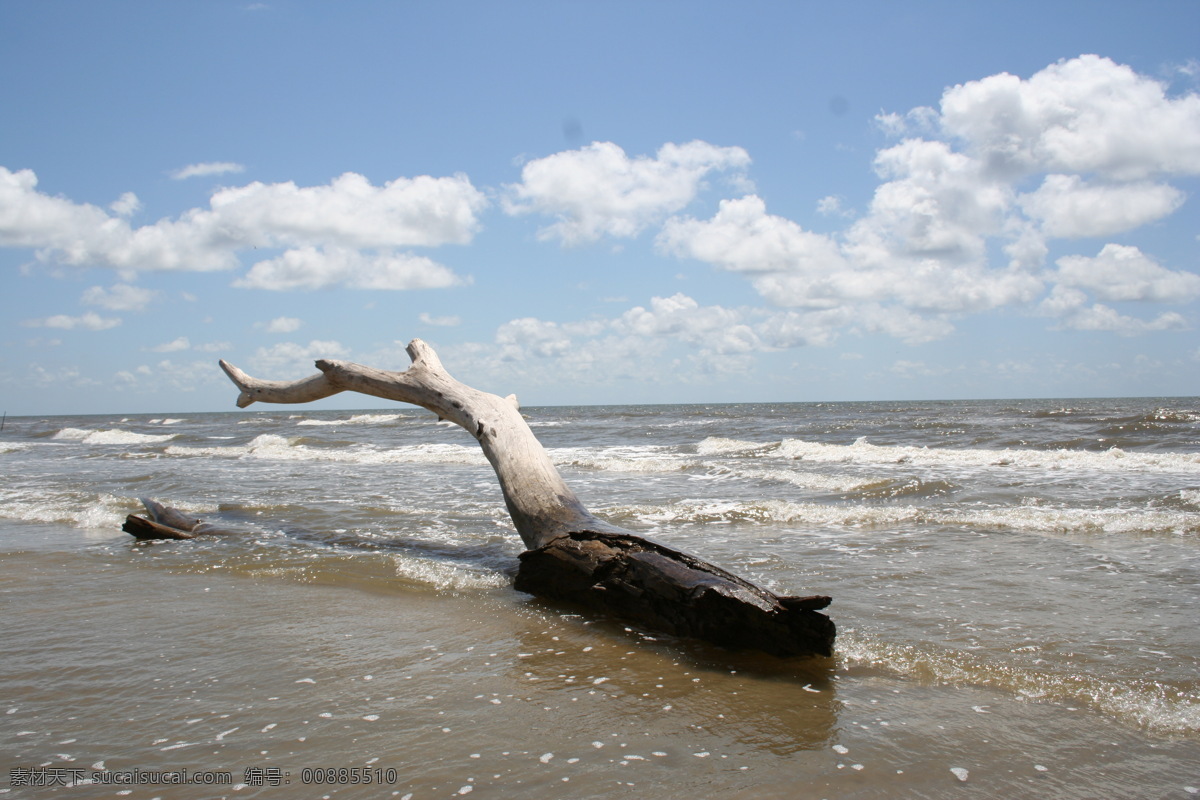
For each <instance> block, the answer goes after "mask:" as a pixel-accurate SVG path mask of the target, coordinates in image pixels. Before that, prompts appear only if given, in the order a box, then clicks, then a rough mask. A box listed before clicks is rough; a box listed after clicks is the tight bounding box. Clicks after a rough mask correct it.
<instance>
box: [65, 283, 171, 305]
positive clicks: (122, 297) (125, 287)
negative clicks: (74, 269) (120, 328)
mask: <svg viewBox="0 0 1200 800" xmlns="http://www.w3.org/2000/svg"><path fill="white" fill-rule="evenodd" d="M157 296H158V293H157V292H155V291H154V290H153V289H143V288H141V287H140V286H130V285H129V284H127V283H118V284H114V285H113V286H112V288H109V289H105V288H104V287H103V286H92V287H91V288H89V289H87V290H86V291H85V292H84V293H83V297H82V298H80V302H82V303H83V304H84V305H89V306H100V307H101V308H107V309H108V310H109V311H141V310H143V309H145V308H146V306H148V305H150V303H152V302H153V301H154V299H155V297H157Z"/></svg>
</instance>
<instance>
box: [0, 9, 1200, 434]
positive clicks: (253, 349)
mask: <svg viewBox="0 0 1200 800" xmlns="http://www.w3.org/2000/svg"><path fill="white" fill-rule="evenodd" d="M1197 30H1200V4H1197V3H1195V2H1169V3H1163V2H1149V3H1140V4H1133V3H1127V2H1124V3H1107V2H1094V1H1093V2H1083V3H1073V2H1058V3H1044V2H1037V3H1023V2H1005V3H982V2H981V3H961V2H955V3H921V2H913V3H890V2H887V3H884V2H880V3H854V2H849V3H812V2H780V3H767V2H749V3H738V4H732V3H706V2H686V3H684V2H630V3H626V2H612V1H607V0H606V2H603V3H600V2H591V3H585V2H571V3H566V2H558V3H550V2H546V3H520V2H514V3H483V2H464V3H415V2H413V3H408V2H388V3H384V2H376V3H368V2H345V3H308V2H286V1H284V0H279V1H277V2H264V3H246V2H219V1H214V2H179V3H150V2H138V3H134V2H106V3H84V2H22V1H20V0H10V1H9V2H4V3H0V71H2V74H3V75H4V76H5V79H4V80H3V81H0V108H2V109H3V117H2V119H3V124H2V125H0V269H2V270H3V276H4V289H3V292H2V293H0V298H2V300H0V310H2V314H0V343H2V346H0V406H3V409H4V410H5V411H6V412H7V413H8V414H10V415H17V414H53V413H135V412H186V411H204V410H222V409H231V408H233V400H234V397H235V392H234V390H233V387H232V386H231V385H230V384H228V382H227V381H226V380H225V378H224V376H223V375H222V374H221V373H220V371H219V370H218V369H217V366H216V362H217V360H218V359H219V358H224V359H227V360H229V361H231V362H233V363H235V364H237V365H239V366H241V367H242V368H243V369H245V370H247V371H248V372H250V373H251V374H255V375H257V376H259V377H263V378H293V377H301V376H304V375H306V374H309V373H310V372H312V371H313V370H312V361H313V360H314V359H316V358H321V357H332V358H341V359H348V360H354V361H360V362H363V363H368V364H372V365H374V366H379V367H384V368H391V369H403V368H404V366H405V365H406V363H407V358H406V356H405V355H404V349H403V346H404V344H405V343H406V342H407V341H408V340H409V339H411V338H413V337H421V338H423V339H426V340H427V341H429V342H431V343H432V344H433V345H434V346H435V347H436V348H437V349H438V351H439V353H440V354H441V356H442V360H443V362H445V364H446V365H447V367H448V368H449V369H450V370H451V371H452V372H453V373H454V374H455V375H456V376H457V377H459V378H460V379H462V380H464V381H466V382H468V383H471V384H473V385H476V386H478V387H479V388H483V389H487V390H490V391H494V392H497V393H499V394H508V393H509V392H516V393H517V394H518V395H519V396H520V397H521V400H522V402H523V403H524V404H527V405H550V404H581V403H653V402H736V401H788V400H796V401H813V400H821V401H836V400H871V399H901V400H903V399H938V398H950V399H953V398H995V397H1080V396H1147V395H1196V394H1200V335H1197V329H1198V328H1200V260H1198V253H1200V211H1198V202H1200V201H1198V199H1197V197H1196V195H1197V191H1198V189H1200V95H1198V94H1197V92H1200V39H1197V37H1196V35H1195V32H1196V31H1197ZM378 402H379V401H377V400H372V399H370V398H354V397H348V396H344V395H343V396H340V397H336V398H332V399H331V400H327V401H324V404H325V405H326V406H328V407H346V408H354V407H360V408H361V407H373V406H377V405H378Z"/></svg>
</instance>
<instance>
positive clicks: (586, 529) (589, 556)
mask: <svg viewBox="0 0 1200 800" xmlns="http://www.w3.org/2000/svg"><path fill="white" fill-rule="evenodd" d="M408 355H409V357H410V358H411V359H412V365H411V366H410V367H409V368H408V369H407V370H405V371H404V372H388V371H384V370H379V369H374V368H372V367H366V366H362V365H360V364H352V363H348V362H343V361H326V360H320V361H317V362H316V365H317V369H318V370H320V371H319V372H318V373H317V374H316V375H313V376H311V377H309V378H305V379H303V380H297V381H264V380H259V379H256V378H252V377H250V376H249V375H247V374H246V373H244V372H242V371H241V370H240V369H238V368H237V367H235V366H233V365H232V364H228V363H226V362H224V361H222V362H221V368H222V369H224V370H225V373H226V374H227V375H228V376H229V378H230V380H232V381H233V382H234V384H236V385H237V387H238V389H240V390H241V394H240V395H239V396H238V399H237V405H238V407H239V408H245V407H247V406H249V405H250V404H251V403H255V402H264V403H305V402H310V401H313V400H318V399H320V398H323V397H329V396H330V395H335V394H338V393H339V392H344V391H353V392H360V393H362V394H367V395H371V396H373V397H379V398H382V399H385V400H395V401H399V402H402V403H411V404H413V405H418V406H422V407H423V408H427V409H429V410H430V411H432V412H433V413H435V414H437V416H438V417H439V419H445V420H450V421H451V422H454V423H456V424H457V425H459V426H461V427H463V428H465V429H466V430H467V431H468V432H469V433H470V434H471V435H472V436H474V437H475V439H476V440H477V441H478V442H479V446H480V447H481V448H483V452H484V455H486V456H487V459H488V461H489V462H490V463H491V465H492V467H493V468H494V469H495V471H496V476H497V478H499V480H500V487H501V489H502V490H503V493H504V501H505V504H506V505H507V507H508V512H509V514H510V515H511V517H512V521H513V524H514V525H515V526H516V529H517V533H518V534H519V535H520V537H521V540H522V541H523V542H524V543H525V547H526V551H525V552H524V553H522V554H521V555H520V568H519V570H518V573H517V579H516V588H517V589H519V590H520V591H523V592H528V593H530V594H533V595H537V596H539V597H544V598H548V599H551V600H558V601H567V602H569V603H573V604H577V605H581V606H585V607H587V608H590V609H593V610H596V611H600V612H604V613H608V614H612V615H615V616H617V617H619V618H621V619H625V620H629V621H631V622H633V623H635V624H640V625H644V626H646V627H649V628H652V629H654V630H657V631H662V632H665V633H669V634H674V635H678V636H685V637H694V638H697V639H702V640H704V641H708V642H712V643H713V644H717V645H720V646H722V647H727V648H732V649H752V650H760V651H763V652H766V653H770V654H772V655H776V656H781V657H787V656H800V655H821V656H828V655H831V653H832V649H833V640H834V635H835V627H834V624H833V622H832V621H831V620H830V619H829V618H828V617H827V616H825V615H824V614H821V613H819V609H822V608H824V607H825V606H827V605H829V603H830V602H831V600H830V598H829V597H825V596H811V597H780V596H778V595H775V594H773V593H771V592H768V591H766V590H765V589H762V588H760V587H758V586H755V585H754V584H752V583H750V582H748V581H745V580H743V579H741V578H739V577H737V576H736V575H733V574H731V573H729V572H726V571H725V570H723V569H720V568H718V567H715V566H713V565H712V564H709V563H707V562H705V561H703V560H701V559H699V558H696V557H695V556H691V555H688V554H687V553H683V552H680V551H678V550H674V549H672V548H670V547H666V546H664V545H661V544H659V543H657V542H653V541H651V540H649V539H645V538H643V537H641V536H637V535H635V534H633V533H632V532H630V531H627V530H625V529H623V528H619V527H617V526H616V525H612V524H610V523H608V522H605V521H604V520H601V519H598V518H597V517H595V516H593V515H592V514H591V512H589V511H588V510H587V509H586V508H585V507H584V506H583V504H582V503H581V502H580V501H579V498H577V497H576V496H575V493H574V492H572V491H571V489H570V488H568V487H567V485H566V483H564V482H563V479H562V477H561V476H560V475H559V473H558V470H557V469H556V468H555V466H554V464H553V463H552V462H551V461H550V457H549V456H548V455H547V453H546V451H545V449H543V448H542V445H541V443H540V442H538V440H537V438H536V437H535V436H534V435H533V431H531V430H530V429H529V426H528V425H527V424H526V423H525V420H524V418H523V417H522V416H521V412H520V409H519V406H518V404H517V399H516V397H515V396H513V395H509V396H508V397H507V398H501V397H499V396H497V395H494V394H489V393H487V392H481V391H479V390H477V389H473V388H471V387H470V386H467V385H465V384H463V383H460V382H459V381H457V380H455V379H454V378H453V377H451V376H450V374H449V373H448V372H447V371H446V369H445V368H444V367H443V366H442V364H441V361H440V360H439V359H438V357H437V354H436V353H435V352H434V351H433V349H432V348H431V347H430V346H429V345H427V344H426V343H425V342H423V341H421V340H420V339H414V340H413V341H412V342H411V343H409V345H408ZM147 508H148V509H149V510H150V511H151V515H152V516H155V517H156V519H155V520H154V522H155V523H157V524H159V525H160V526H162V525H165V526H167V527H168V528H176V529H179V530H182V531H183V532H184V535H183V536H182V537H172V538H189V537H192V536H195V535H197V533H202V532H204V529H203V527H202V525H200V524H199V523H198V521H193V520H188V519H186V518H184V519H182V520H181V519H159V518H157V514H159V513H162V512H156V511H155V510H154V509H152V508H150V506H149V505H148V506H147ZM159 508H161V507H159ZM166 511H170V509H166ZM181 516H182V515H181ZM135 519H136V518H135ZM177 523H183V525H185V526H186V525H187V524H191V525H192V527H180V526H179V525H178V524H177ZM127 530H128V529H127ZM150 530H152V531H153V530H155V529H150ZM131 532H132V531H131ZM134 535H135V536H136V535H138V534H137V533H134Z"/></svg>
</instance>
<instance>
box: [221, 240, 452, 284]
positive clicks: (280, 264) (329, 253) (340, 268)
mask: <svg viewBox="0 0 1200 800" xmlns="http://www.w3.org/2000/svg"><path fill="white" fill-rule="evenodd" d="M464 282H465V279H463V278H460V277H459V276H458V275H456V274H455V273H454V272H453V271H451V270H450V269H449V268H448V267H445V266H442V265H441V264H438V263H437V262H435V261H433V260H432V259H429V258H425V257H424V256H414V255H411V254H406V253H400V254H396V253H382V254H364V253H362V252H360V251H358V250H352V249H350V248H344V247H328V248H324V249H318V248H315V247H302V248H299V249H296V250H288V251H287V252H285V253H284V254H283V255H281V256H279V257H278V258H273V259H270V260H267V261H260V262H258V263H257V264H255V265H254V266H253V267H251V268H250V271H249V272H247V273H246V275H245V277H243V278H240V279H238V280H236V281H234V284H233V285H234V286H239V287H242V288H246V289H273V290H275V291H286V290H290V289H321V288H325V287H328V286H334V285H339V284H340V285H344V286H347V287H349V288H351V289H440V288H445V287H447V286H458V285H461V284H463V283H464Z"/></svg>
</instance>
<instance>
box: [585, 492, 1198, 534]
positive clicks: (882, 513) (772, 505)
mask: <svg viewBox="0 0 1200 800" xmlns="http://www.w3.org/2000/svg"><path fill="white" fill-rule="evenodd" d="M600 513H602V514H603V515H605V516H612V517H614V518H632V519H634V520H637V521H638V522H640V523H643V524H651V525H681V524H689V523H691V524H713V523H718V524H720V523H725V524H730V523H739V522H748V523H757V524H766V525H769V524H776V523H787V524H791V525H800V526H805V527H817V528H860V529H872V528H884V527H895V526H898V525H914V524H919V525H942V526H953V527H969V528H973V529H977V530H1015V531H1025V532H1028V533H1044V534H1114V533H1122V534H1143V535H1145V534H1155V535H1195V534H1200V516H1198V515H1196V514H1192V513H1188V512H1186V511H1169V510H1168V511H1164V510H1156V509H1145V510H1141V509H1113V508H1106V509H1083V508H1047V507H1041V506H1019V507H1009V508H988V509H979V510H976V509H958V508H953V507H951V508H944V507H943V508H925V507H920V506H895V505H861V504H846V505H841V504H839V505H828V504H824V503H796V502H790V501H787V500H777V499H767V500H742V501H732V500H729V501H726V500H684V501H680V502H677V503H670V504H667V505H636V506H614V507H611V508H607V509H603V510H602V511H601V512H600Z"/></svg>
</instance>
